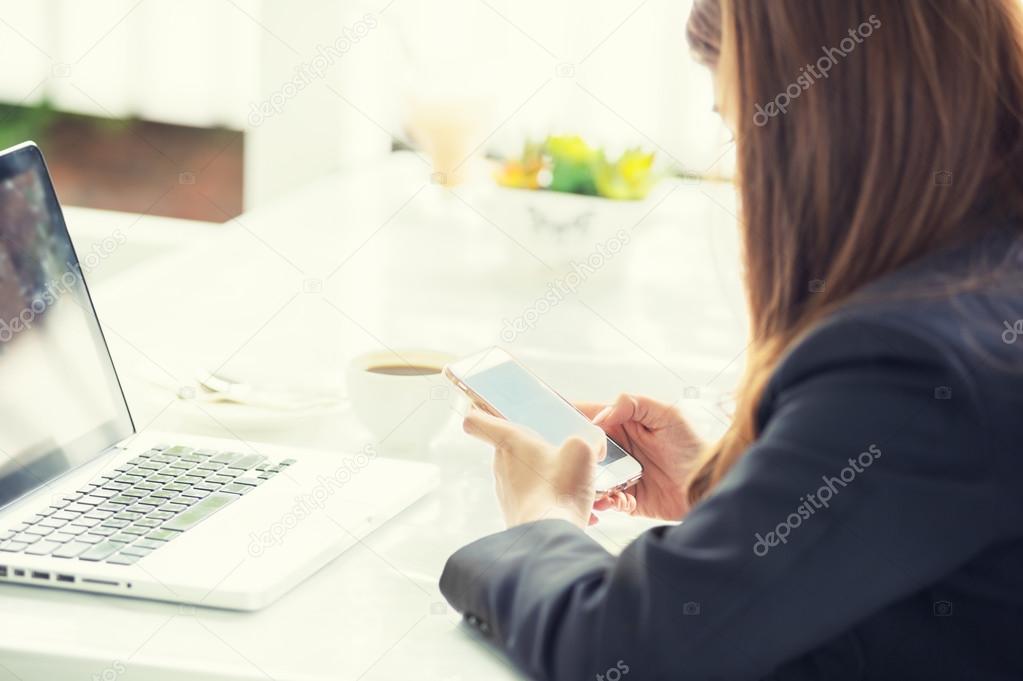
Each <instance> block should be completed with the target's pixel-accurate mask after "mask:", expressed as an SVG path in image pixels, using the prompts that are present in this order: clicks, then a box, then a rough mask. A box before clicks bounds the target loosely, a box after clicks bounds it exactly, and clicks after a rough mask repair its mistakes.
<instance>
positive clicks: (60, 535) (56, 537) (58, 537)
mask: <svg viewBox="0 0 1023 681" xmlns="http://www.w3.org/2000/svg"><path fill="white" fill-rule="evenodd" d="M74 538H75V535H73V534H69V533H67V532H54V533H53V534H51V535H50V536H49V537H47V538H46V540H47V541H55V542H57V543H58V544H64V543H66V542H69V541H71V540H72V539H74Z"/></svg>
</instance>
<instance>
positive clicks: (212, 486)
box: [182, 482, 220, 496]
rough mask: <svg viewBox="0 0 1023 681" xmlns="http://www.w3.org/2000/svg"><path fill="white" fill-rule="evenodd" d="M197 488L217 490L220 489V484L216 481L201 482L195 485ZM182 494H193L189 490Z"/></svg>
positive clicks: (205, 490)
mask: <svg viewBox="0 0 1023 681" xmlns="http://www.w3.org/2000/svg"><path fill="white" fill-rule="evenodd" d="M195 488H196V489H198V490H202V491H204V492H216V491H217V490H218V489H220V485H218V484H217V483H214V482H200V483H199V484H198V485H196V486H195ZM182 494H184V495H185V496H193V495H191V494H189V493H188V492H182Z"/></svg>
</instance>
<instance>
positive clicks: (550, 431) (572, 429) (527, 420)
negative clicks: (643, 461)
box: [462, 359, 627, 465]
mask: <svg viewBox="0 0 1023 681" xmlns="http://www.w3.org/2000/svg"><path fill="white" fill-rule="evenodd" d="M462 380H463V381H464V382H465V384H466V385H468V386H469V387H470V388H472V390H474V391H475V392H476V393H477V394H479V395H480V396H482V397H483V398H484V399H485V400H486V401H487V402H488V403H489V404H490V405H491V406H492V407H493V408H494V409H496V410H498V411H499V412H500V413H501V415H503V416H504V417H505V418H506V419H508V420H509V421H511V422H512V423H518V424H519V425H523V426H526V427H528V428H531V429H533V430H534V431H536V432H537V434H538V435H540V437H542V438H543V439H544V440H546V441H547V442H549V443H551V444H553V445H559V446H560V445H561V444H562V443H563V442H564V441H565V440H567V439H568V438H570V437H573V436H577V435H578V436H581V437H583V438H584V439H588V438H587V436H588V435H591V434H592V433H593V429H594V428H596V427H597V426H594V425H593V424H592V423H590V422H589V420H587V418H586V417H585V416H584V415H583V414H582V413H580V412H579V411H578V410H577V409H576V408H575V407H573V406H572V405H570V404H569V403H568V402H566V401H565V400H564V399H562V397H561V396H560V395H558V394H557V393H555V392H554V391H553V390H551V389H550V388H548V387H547V386H546V385H544V384H543V383H542V382H541V381H540V380H538V379H537V378H536V377H535V376H533V375H532V374H531V373H529V371H527V370H526V369H525V367H523V366H521V365H520V364H518V363H517V362H515V361H514V360H511V359H509V360H508V361H505V362H501V363H499V364H496V365H494V366H490V367H487V368H485V369H482V370H480V371H478V372H475V373H470V374H469V375H468V376H464V377H462ZM590 441H591V442H592V440H590ZM624 456H627V454H626V452H625V450H623V449H622V448H621V447H619V446H618V445H617V444H616V443H615V442H614V440H611V439H610V438H608V440H607V457H606V458H605V459H604V460H603V461H602V462H601V465H606V464H609V463H611V462H612V461H617V460H618V459H621V458H622V457H624Z"/></svg>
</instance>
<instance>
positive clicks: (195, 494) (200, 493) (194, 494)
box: [181, 487, 209, 502]
mask: <svg viewBox="0 0 1023 681" xmlns="http://www.w3.org/2000/svg"><path fill="white" fill-rule="evenodd" d="M207 496H209V492H208V491H207V490H202V489H199V488H198V487H196V488H194V489H186V490H185V491H184V492H182V493H181V497H184V499H182V502H184V501H185V500H186V499H203V498H205V497H207Z"/></svg>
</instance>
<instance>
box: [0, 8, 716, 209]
mask: <svg viewBox="0 0 1023 681" xmlns="http://www.w3.org/2000/svg"><path fill="white" fill-rule="evenodd" d="M689 5H690V0H682V1H681V2H680V1H678V0H629V1H628V2H626V1H623V0H558V2H541V1H539V0H301V1H296V2H283V1H282V0H89V1H83V0H35V1H33V2H26V1H25V0H0V63H3V64H4V65H5V66H4V69H3V72H2V73H0V101H4V102H10V103H23V104H30V103H34V102H39V101H41V100H42V99H43V98H47V99H49V100H50V101H51V102H52V103H53V104H54V105H55V106H56V107H57V108H59V109H63V110H67V111H73V112H81V113H89V114H95V115H100V116H117V117H120V116H128V115H134V116H140V117H143V118H147V119H150V120H155V121H162V122H169V123H180V124H187V125H196V126H226V127H230V128H234V129H238V130H243V131H245V132H246V133H247V138H246V203H247V204H248V205H250V206H251V205H256V204H258V203H261V202H263V201H265V200H267V199H269V198H272V197H273V196H274V195H277V194H280V193H282V192H285V191H287V190H289V189H291V188H293V187H295V186H299V185H301V184H304V183H306V182H308V181H309V180H311V179H313V178H315V177H317V176H319V175H322V174H323V173H326V172H329V171H331V170H333V169H336V168H340V167H350V166H357V165H358V164H360V163H364V162H366V160H367V159H372V158H373V157H375V156H377V155H380V154H384V153H386V152H387V149H388V146H389V143H388V139H389V137H390V136H395V137H400V138H403V137H405V130H404V127H405V122H406V121H405V119H406V113H407V107H408V103H409V101H410V97H412V96H418V97H419V98H420V99H422V98H430V97H456V98H458V99H459V100H460V101H471V102H474V106H475V104H479V103H482V104H481V106H480V108H479V110H478V112H477V114H478V115H477V119H478V120H476V125H474V126H473V130H472V132H471V135H472V138H473V145H472V146H477V145H481V146H482V148H483V149H498V150H502V151H505V152H515V151H517V150H518V149H519V148H520V147H521V144H522V142H523V140H524V138H526V137H533V138H542V137H543V136H545V135H546V134H549V133H551V132H578V133H582V134H584V135H585V136H587V137H590V138H592V139H593V140H594V141H596V142H598V143H601V144H606V145H608V146H610V147H611V148H612V149H617V148H621V147H624V146H630V145H636V144H638V145H642V146H644V147H647V148H651V149H655V150H657V151H658V153H659V156H660V158H661V159H662V160H663V161H667V162H670V163H671V165H680V166H682V167H683V168H685V169H687V170H692V171H696V172H703V171H708V170H721V168H722V164H721V163H719V164H717V166H715V167H714V168H711V164H712V163H713V162H714V161H715V159H716V158H717V156H718V155H719V154H720V152H721V148H722V141H723V139H724V132H723V130H722V128H721V126H720V124H719V123H718V121H717V119H716V117H715V116H714V115H713V114H712V113H711V111H710V110H711V106H712V101H711V89H710V85H709V77H708V75H707V74H706V73H705V72H704V71H703V69H701V68H699V67H696V66H695V65H693V63H692V62H691V60H690V59H689V57H688V54H687V47H686V45H685V39H684V28H685V18H686V15H687V13H688V8H689ZM367 15H368V16H369V17H371V18H372V22H373V23H374V26H373V27H372V29H371V30H369V31H368V32H366V33H365V34H364V35H362V36H361V37H360V38H359V39H358V40H352V41H350V43H345V44H346V45H347V49H345V50H344V51H343V53H339V54H338V55H336V56H335V58H333V59H332V61H331V63H330V64H329V67H328V68H327V69H326V70H324V71H323V72H322V73H321V74H320V75H317V76H316V77H314V78H312V79H309V83H308V86H307V87H303V88H302V89H301V90H299V91H297V92H295V93H293V96H290V97H285V98H283V100H282V98H281V96H280V95H281V91H282V88H283V87H285V85H286V84H287V83H289V81H294V80H295V79H296V77H297V76H296V73H297V71H296V69H302V68H303V67H304V66H306V65H309V64H310V63H312V62H313V60H314V59H316V57H317V55H318V54H321V47H323V46H329V45H332V44H333V45H337V44H339V43H338V42H337V41H339V40H340V39H341V38H343V37H344V36H345V35H347V34H349V33H350V31H351V29H352V27H353V26H357V24H359V22H365V21H366V19H365V17H366V16H367ZM341 42H342V43H344V41H343V40H342V41H341ZM275 95H276V97H277V100H278V101H279V102H281V101H282V102H283V103H282V106H281V108H280V111H278V112H275V113H274V114H273V115H272V116H258V115H254V114H253V106H258V105H259V103H261V102H264V101H267V100H268V99H269V98H271V97H273V96H275ZM728 165H729V161H728V160H727V159H726V160H725V161H724V165H723V167H724V168H725V170H727V167H728Z"/></svg>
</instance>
